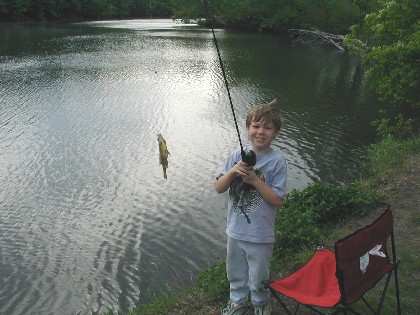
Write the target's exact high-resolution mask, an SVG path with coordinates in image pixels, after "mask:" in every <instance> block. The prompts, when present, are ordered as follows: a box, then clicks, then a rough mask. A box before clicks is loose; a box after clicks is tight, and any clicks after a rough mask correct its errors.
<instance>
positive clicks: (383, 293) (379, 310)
mask: <svg viewBox="0 0 420 315" xmlns="http://www.w3.org/2000/svg"><path fill="white" fill-rule="evenodd" d="M391 276H392V270H391V271H390V272H389V273H388V276H387V277H386V282H385V287H384V290H383V292H382V296H381V301H380V302H379V305H378V310H377V311H376V313H375V314H381V309H382V305H383V304H384V300H385V295H386V293H387V291H388V286H389V282H390V280H391Z"/></svg>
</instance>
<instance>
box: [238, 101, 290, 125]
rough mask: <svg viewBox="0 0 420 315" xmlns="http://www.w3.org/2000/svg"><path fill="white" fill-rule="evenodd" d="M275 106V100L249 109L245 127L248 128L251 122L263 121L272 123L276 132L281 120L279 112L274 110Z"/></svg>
mask: <svg viewBox="0 0 420 315" xmlns="http://www.w3.org/2000/svg"><path fill="white" fill-rule="evenodd" d="M275 104H277V99H274V100H272V101H271V102H270V103H267V104H260V105H256V106H254V107H252V108H250V109H249V110H248V114H247V116H246V127H247V128H249V127H250V126H251V122H252V121H261V120H265V121H267V122H271V123H273V126H274V129H275V130H276V132H278V131H279V130H280V129H281V124H282V119H281V114H280V112H279V111H278V110H277V109H275V108H274V105H275Z"/></svg>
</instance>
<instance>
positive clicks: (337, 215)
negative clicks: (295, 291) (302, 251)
mask: <svg viewBox="0 0 420 315" xmlns="http://www.w3.org/2000/svg"><path fill="white" fill-rule="evenodd" d="M381 197H382V196H381V195H379V194H377V193H375V192H373V191H366V190H364V189H363V188H362V186H361V185H359V184H357V183H354V184H351V185H348V186H343V187H341V186H335V185H331V184H326V183H314V184H311V185H309V186H307V187H306V188H305V189H303V190H293V191H292V192H291V193H290V194H289V195H288V196H287V197H286V199H285V201H284V204H283V206H282V207H281V208H280V209H279V211H278V214H277V218H276V230H275V237H276V243H275V248H274V252H275V254H276V255H279V256H284V255H285V254H286V255H287V253H291V252H292V251H296V249H299V248H304V247H308V246H314V245H317V244H319V243H320V242H321V239H322V236H323V235H324V233H325V231H328V228H327V227H328V226H330V225H331V224H332V223H337V222H342V221H344V220H345V219H347V218H349V217H350V216H354V215H363V214H365V213H366V212H367V211H368V210H369V208H370V207H372V206H373V205H375V204H377V203H378V201H379V200H380V199H381Z"/></svg>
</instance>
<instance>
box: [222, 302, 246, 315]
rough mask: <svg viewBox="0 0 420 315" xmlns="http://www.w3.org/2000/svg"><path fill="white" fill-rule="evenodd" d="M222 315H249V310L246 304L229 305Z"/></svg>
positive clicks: (230, 303)
mask: <svg viewBox="0 0 420 315" xmlns="http://www.w3.org/2000/svg"><path fill="white" fill-rule="evenodd" d="M222 315H248V308H247V307H246V304H245V303H242V304H234V303H232V302H229V303H228V306H227V307H226V308H225V309H223V310H222Z"/></svg>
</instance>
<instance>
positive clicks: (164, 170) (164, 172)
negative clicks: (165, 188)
mask: <svg viewBox="0 0 420 315" xmlns="http://www.w3.org/2000/svg"><path fill="white" fill-rule="evenodd" d="M163 177H164V178H165V179H168V176H167V175H166V168H164V169H163Z"/></svg>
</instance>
